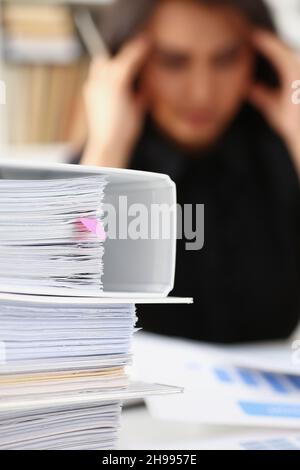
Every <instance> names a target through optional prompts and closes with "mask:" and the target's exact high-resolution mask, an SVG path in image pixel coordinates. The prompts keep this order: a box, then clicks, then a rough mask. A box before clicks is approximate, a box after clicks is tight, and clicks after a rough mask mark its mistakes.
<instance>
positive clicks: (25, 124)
mask: <svg viewBox="0 0 300 470" xmlns="http://www.w3.org/2000/svg"><path fill="white" fill-rule="evenodd" d="M112 1H113V0H88V1H84V0H50V1H48V0H2V1H1V0H0V33H1V36H0V49H1V50H0V52H1V59H0V61H1V62H0V79H1V80H4V81H5V83H6V94H7V96H6V105H5V106H0V148H6V149H7V148H8V146H12V147H13V148H14V149H18V148H22V147H24V155H26V156H27V155H29V153H28V151H27V150H28V149H31V151H33V146H34V145H37V148H38V150H39V151H40V150H41V146H42V145H45V146H46V148H47V149H49V148H54V147H55V148H57V149H59V151H58V155H61V148H62V146H63V148H66V149H71V153H74V152H78V151H79V150H80V148H81V147H82V146H83V145H84V141H85V136H86V127H87V126H86V119H85V113H84V105H83V98H82V91H81V90H82V86H83V83H84V81H85V79H86V75H87V71H88V65H89V61H90V57H89V54H88V53H87V49H86V48H85V45H84V43H83V41H82V38H81V37H80V35H79V34H78V30H77V28H76V24H75V21H74V10H76V9H77V8H79V7H80V6H84V7H89V6H90V7H91V8H92V9H95V8H96V10H97V11H99V17H101V8H103V9H105V8H106V7H107V5H108V4H109V3H112ZM267 2H268V3H269V4H270V5H271V6H272V8H273V10H274V14H275V18H276V20H277V22H278V24H279V27H280V30H281V32H282V35H283V37H284V38H285V39H286V40H288V41H289V42H290V43H291V44H293V45H294V46H295V47H298V48H299V50H300V28H299V23H300V0H284V1H282V0H267ZM53 146H54V147H53ZM26 149H27V150H26ZM15 153H16V152H15V151H14V152H13V154H15ZM46 154H47V155H48V156H49V158H51V157H50V153H49V152H48V151H47V152H46Z"/></svg>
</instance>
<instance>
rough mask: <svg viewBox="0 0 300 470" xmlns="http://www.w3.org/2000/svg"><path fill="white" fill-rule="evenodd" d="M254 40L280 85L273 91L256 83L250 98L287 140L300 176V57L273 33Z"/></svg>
mask: <svg viewBox="0 0 300 470" xmlns="http://www.w3.org/2000/svg"><path fill="white" fill-rule="evenodd" d="M253 40H254V44H255V46H256V48H257V49H258V50H259V52H260V53H261V54H263V55H264V56H265V57H266V58H267V59H268V60H269V61H270V62H271V64H272V65H273V66H274V67H275V69H276V70H277V72H278V76H279V80H280V83H281V86H280V88H278V89H275V90H274V89H270V88H268V87H267V86H265V85H263V84H261V83H256V84H254V85H253V88H252V90H251V95H250V99H251V101H252V103H253V104H254V105H255V106H256V107H257V108H259V110H260V111H261V112H262V113H263V114H264V116H265V117H266V119H267V120H268V122H269V123H270V125H271V126H272V127H273V128H274V130H275V131H276V132H278V134H279V135H280V136H281V137H282V138H283V139H284V141H285V143H286V144H287V146H288V148H289V150H290V151H291V153H292V157H293V159H294V162H295V165H296V168H297V171H298V173H299V177H300V103H299V104H297V102H296V101H297V100H295V99H293V97H294V98H295V96H298V97H299V95H300V92H298V91H297V90H296V89H295V86H298V85H299V80H300V56H299V55H298V54H297V52H295V51H294V50H293V49H291V48H289V47H288V46H287V45H286V44H284V43H283V42H282V41H281V40H280V39H278V37H276V36H275V35H274V34H272V33H269V32H265V31H259V32H255V34H254V38H253Z"/></svg>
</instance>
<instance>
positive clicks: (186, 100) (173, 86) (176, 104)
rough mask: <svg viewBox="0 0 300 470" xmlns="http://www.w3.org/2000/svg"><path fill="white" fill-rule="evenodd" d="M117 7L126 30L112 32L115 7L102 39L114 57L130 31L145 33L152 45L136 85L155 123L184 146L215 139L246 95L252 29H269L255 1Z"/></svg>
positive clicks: (157, 1) (184, 0)
mask: <svg viewBox="0 0 300 470" xmlns="http://www.w3.org/2000/svg"><path fill="white" fill-rule="evenodd" d="M119 4H120V6H121V7H122V8H125V10H124V13H123V15H121V18H123V21H124V22H123V25H124V24H125V25H126V27H125V29H123V30H122V28H120V27H118V19H117V15H116V13H117V12H118V8H119V6H118V5H116V6H115V7H114V10H112V12H113V14H112V15H111V22H108V26H109V30H108V34H107V38H108V39H107V40H108V42H109V43H110V44H111V47H112V50H113V52H116V51H117V50H118V48H119V47H120V46H121V45H122V43H123V42H125V40H126V39H127V38H128V37H129V36H130V35H131V34H134V33H135V32H136V31H137V30H138V29H140V28H142V27H143V28H146V30H147V31H148V34H149V38H150V40H151V43H152V48H151V53H150V55H149V57H148V59H147V60H146V63H145V66H144V68H143V70H142V72H141V75H140V86H141V87H142V89H143V90H144V92H145V94H146V95H147V99H148V102H149V111H150V113H151V115H152V117H153V119H154V120H155V122H156V123H157V125H158V126H159V127H160V128H161V129H162V130H163V131H164V132H165V133H166V134H167V135H169V136H170V137H171V138H172V139H174V140H176V141H177V142H178V143H180V144H182V145H184V146H187V147H199V146H205V145H209V144H210V143H212V142H213V141H215V140H216V139H217V138H218V137H219V135H221V134H222V132H223V131H224V130H225V129H226V127H227V126H228V125H229V124H230V122H231V121H232V119H233V118H234V116H235V115H236V114H237V112H238V111H239V109H240V107H241V105H242V103H243V102H244V101H245V99H246V98H247V96H248V93H249V89H250V86H251V83H252V81H253V77H254V73H255V70H256V67H257V57H256V53H255V51H254V48H253V46H252V43H251V34H252V32H253V30H254V29H255V28H264V29H268V30H272V29H274V27H273V24H272V20H271V17H270V15H269V12H268V10H267V8H266V7H265V6H264V4H263V2H262V0H137V2H136V1H135V0H121V2H119ZM119 14H120V10H119ZM126 17H127V21H126ZM119 18H120V16H119Z"/></svg>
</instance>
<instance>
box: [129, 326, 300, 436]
mask: <svg viewBox="0 0 300 470" xmlns="http://www.w3.org/2000/svg"><path fill="white" fill-rule="evenodd" d="M134 344H135V357H136V362H135V374H136V375H137V376H138V377H139V378H141V379H147V380H149V379H151V378H153V377H154V376H155V377H156V378H158V379H159V381H164V382H166V383H169V384H172V385H178V386H182V387H183V388H184V394H183V395H180V396H177V397H175V396H174V397H170V399H169V400H168V401H167V402H162V401H160V399H159V398H158V399H155V398H153V399H150V400H148V401H147V403H148V405H149V407H150V410H151V412H152V413H153V414H154V416H155V417H158V418H163V419H171V420H174V421H190V422H200V423H210V424H227V425H239V426H240V425H243V426H263V427H272V428H274V427H278V428H297V429H299V428H300V374H299V375H297V374H295V373H294V374H292V373H291V371H290V370H289V371H288V372H287V373H284V372H280V373H279V372H273V371H270V370H265V369H264V368H263V367H259V364H258V361H257V367H256V368H253V365H254V361H253V362H252V368H247V367H245V366H244V365H240V360H239V357H240V356H239V353H238V352H236V354H235V355H234V354H233V352H232V350H231V349H230V348H229V349H228V348H226V347H224V348H220V347H212V346H208V345H204V344H200V343H197V342H192V341H186V340H178V339H170V338H166V337H161V336H158V335H152V334H147V333H143V332H139V333H138V334H137V335H136V338H135V342H134ZM256 356H257V358H258V357H259V352H258V350H257V351H256ZM262 364H263V361H262Z"/></svg>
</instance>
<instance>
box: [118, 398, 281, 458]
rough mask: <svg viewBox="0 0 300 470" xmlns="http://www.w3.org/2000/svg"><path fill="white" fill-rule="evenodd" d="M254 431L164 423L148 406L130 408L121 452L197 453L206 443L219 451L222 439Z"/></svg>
mask: <svg viewBox="0 0 300 470" xmlns="http://www.w3.org/2000/svg"><path fill="white" fill-rule="evenodd" d="M266 431H267V432H269V430H266ZM253 432H256V431H255V429H254V428H246V427H243V428H238V427H234V426H232V427H231V426H225V427H224V426H205V425H200V424H189V423H186V424H184V423H176V422H169V421H162V420H157V419H154V418H153V417H152V416H151V415H150V414H149V412H148V410H147V409H146V407H139V408H129V409H125V410H123V413H122V421H121V430H120V438H119V444H118V450H155V449H156V450H165V449H169V450H196V449H197V448H199V449H203V448H204V449H205V443H208V445H209V448H210V449H211V448H212V447H213V445H214V442H216V447H215V449H216V450H217V449H218V441H219V440H222V439H230V438H231V437H235V436H237V435H238V436H239V437H240V438H241V439H243V436H247V435H249V433H253ZM258 432H259V433H261V432H264V430H262V429H260V430H258ZM279 433H280V431H279ZM198 445H199V447H198Z"/></svg>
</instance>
